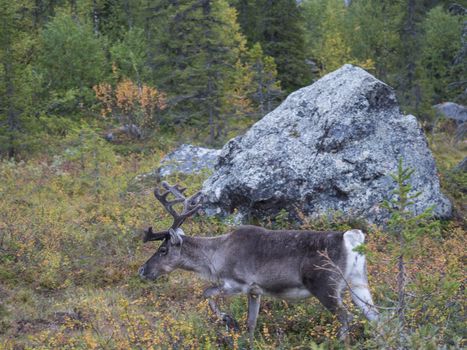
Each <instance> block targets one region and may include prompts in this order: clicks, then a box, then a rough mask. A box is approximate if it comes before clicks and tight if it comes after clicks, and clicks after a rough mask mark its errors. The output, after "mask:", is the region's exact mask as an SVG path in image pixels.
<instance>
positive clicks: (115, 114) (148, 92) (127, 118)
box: [93, 78, 167, 130]
mask: <svg viewBox="0 0 467 350" xmlns="http://www.w3.org/2000/svg"><path fill="white" fill-rule="evenodd" d="M93 90H94V92H95V94H96V98H97V100H98V101H99V102H100V103H101V106H102V108H101V116H102V117H103V118H106V119H107V118H113V119H115V120H116V121H117V122H118V123H119V124H120V125H136V126H138V127H139V128H141V129H143V130H145V129H154V128H156V127H157V126H158V124H159V114H160V112H161V111H163V110H164V109H166V107H167V104H166V95H165V94H164V93H163V92H161V91H159V90H158V89H156V88H154V87H151V86H148V85H146V84H139V85H138V84H136V83H135V82H133V81H132V80H130V79H127V78H126V79H123V80H122V81H120V82H119V83H117V85H116V86H115V88H113V87H112V85H111V84H109V83H101V84H98V85H95V86H94V87H93Z"/></svg>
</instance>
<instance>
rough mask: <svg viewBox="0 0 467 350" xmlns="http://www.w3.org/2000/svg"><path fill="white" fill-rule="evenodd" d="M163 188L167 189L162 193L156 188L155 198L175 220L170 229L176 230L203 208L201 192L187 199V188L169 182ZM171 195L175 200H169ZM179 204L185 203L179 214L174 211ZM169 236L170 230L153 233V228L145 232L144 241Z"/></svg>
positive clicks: (164, 183)
mask: <svg viewBox="0 0 467 350" xmlns="http://www.w3.org/2000/svg"><path fill="white" fill-rule="evenodd" d="M162 187H163V188H164V189H165V191H164V192H161V191H160V190H159V189H158V188H156V189H155V190H154V196H155V197H156V198H157V200H158V201H159V202H160V203H161V204H162V205H163V206H164V208H165V209H166V210H167V211H168V212H169V214H170V215H172V217H173V218H174V221H173V224H172V226H171V227H170V228H171V229H173V230H176V229H177V228H179V227H180V226H181V225H182V224H183V222H184V221H185V219H186V218H188V217H190V216H192V215H193V214H195V213H196V212H197V211H198V210H199V208H201V203H200V200H201V191H199V192H196V193H195V194H194V195H192V196H190V197H188V198H186V197H185V196H184V195H183V192H185V191H186V188H185V187H181V186H180V185H179V184H176V185H174V186H171V185H169V184H168V183H167V182H165V181H163V182H162ZM169 195H173V196H174V197H175V199H172V200H168V199H167V197H168V196H169ZM179 203H183V211H182V212H181V213H177V211H176V210H175V209H174V205H176V204H179ZM168 235H169V230H166V231H159V232H153V231H152V227H150V228H149V229H148V230H147V231H146V232H145V236H144V238H143V241H144V242H147V241H157V240H162V239H165V238H167V237H168Z"/></svg>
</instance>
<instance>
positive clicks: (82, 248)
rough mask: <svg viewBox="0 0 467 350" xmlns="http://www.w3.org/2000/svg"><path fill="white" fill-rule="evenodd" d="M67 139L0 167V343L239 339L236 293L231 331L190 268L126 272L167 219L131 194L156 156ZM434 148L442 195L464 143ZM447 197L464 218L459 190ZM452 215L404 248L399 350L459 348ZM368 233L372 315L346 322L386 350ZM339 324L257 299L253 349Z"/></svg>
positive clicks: (142, 345)
mask: <svg viewBox="0 0 467 350" xmlns="http://www.w3.org/2000/svg"><path fill="white" fill-rule="evenodd" d="M75 137H78V138H79V137H81V138H83V140H84V141H86V142H73V140H68V143H67V147H64V148H63V150H62V151H60V152H56V153H55V154H50V155H42V156H40V157H35V158H34V159H31V160H27V161H22V162H13V161H2V162H1V163H0V178H1V179H2V181H0V195H1V201H0V349H31V348H34V349H218V348H225V349H243V348H245V347H247V338H246V337H245V335H244V334H245V326H244V325H245V323H246V322H245V321H246V300H245V298H243V297H232V298H226V299H225V300H222V303H221V304H222V305H223V309H225V310H226V311H228V312H230V313H231V314H232V315H233V316H234V317H235V318H236V319H237V320H238V321H239V323H240V325H241V327H242V331H241V332H240V333H229V332H227V331H226V330H225V328H224V326H223V325H222V324H221V323H219V322H218V321H217V320H216V319H215V317H214V315H212V314H211V312H210V311H209V307H208V305H207V303H206V301H205V300H203V298H202V297H201V295H202V290H203V288H204V287H205V286H206V283H205V282H203V281H201V280H199V279H198V278H197V277H196V276H194V275H192V274H190V273H187V272H175V273H173V274H172V275H170V276H169V277H165V278H162V279H160V280H158V281H156V282H151V283H149V282H143V281H141V280H140V279H139V278H138V277H137V270H138V268H139V266H141V265H142V264H143V263H144V262H145V260H146V259H147V258H149V256H150V255H151V254H152V253H153V252H154V250H155V248H156V246H157V243H149V244H148V245H147V246H143V244H142V242H141V234H142V230H143V229H144V228H146V227H147V226H154V229H155V230H157V229H165V228H167V227H168V226H169V225H170V223H171V218H169V217H168V215H167V214H166V213H165V212H164V210H163V208H162V207H161V206H160V205H159V204H158V203H157V202H156V200H155V199H154V197H153V196H152V193H151V192H152V188H151V187H148V188H146V189H145V188H143V189H140V190H139V191H137V192H131V191H129V188H128V183H130V182H131V181H133V179H134V177H135V176H136V175H138V174H141V173H145V172H148V171H150V170H152V169H154V168H155V167H157V165H158V163H159V160H160V159H161V157H162V156H163V155H164V153H163V152H162V151H155V152H152V153H149V152H145V153H134V152H130V153H126V152H125V155H123V153H122V152H120V151H119V149H117V150H116V149H115V148H114V147H113V146H110V145H108V144H105V143H102V142H100V141H99V139H97V138H95V137H94V136H93V135H92V133H91V134H81V135H80V134H79V133H78V134H77V135H75ZM83 140H82V141H83ZM75 141H76V139H75ZM437 147H438V148H440V149H442V151H441V152H442V153H443V154H442V156H438V155H437V153H436V152H438V151H437ZM444 147H445V146H444V145H443V146H442V147H441V146H439V145H436V144H435V145H434V147H433V149H434V151H435V155H436V156H437V159H438V165H439V168H440V169H441V177H442V181H443V186H444V188H445V190H446V189H447V190H448V191H449V190H450V189H452V188H456V189H457V188H459V186H461V187H462V186H463V184H465V182H462V181H465V177H464V178H462V179H460V180H456V181H457V182H456V181H454V182H452V181H450V180H449V177H448V176H449V171H450V168H451V167H452V164H454V163H455V162H457V161H460V160H461V159H460V158H461V154H462V152H460V153H456V152H454V153H453V154H454V156H453V158H454V160H453V159H452V158H448V155H447V154H446V153H445V148H444ZM446 158H448V161H446V160H445V159H446ZM443 159H444V160H443ZM456 176H461V177H462V176H464V175H456ZM169 181H170V182H176V181H180V182H182V183H183V184H184V185H185V186H188V188H189V189H188V193H193V192H194V191H196V190H198V189H199V188H200V187H201V184H202V181H203V176H202V175H198V176H189V177H186V176H185V177H177V176H174V177H173V178H171V179H169ZM464 190H465V189H464ZM449 195H450V196H451V198H454V201H455V204H456V208H457V210H458V212H460V213H462V215H460V217H461V218H462V217H464V216H463V215H464V214H463V212H462V205H461V204H460V202H461V201H462V200H463V199H464V197H463V195H460V194H459V193H453V192H449ZM283 216H284V215H283ZM284 217H285V216H284ZM463 224H464V222H463V221H462V219H459V218H458V219H457V220H453V221H449V222H442V223H441V225H440V231H439V234H438V235H435V236H433V235H422V236H420V237H419V238H418V239H417V241H416V243H415V244H414V247H413V250H414V254H413V259H412V260H411V262H410V264H408V266H407V280H408V281H409V283H408V285H407V313H406V325H407V327H408V328H409V330H410V332H409V333H408V335H407V337H408V339H407V342H406V343H407V344H410V348H413V349H439V348H443V349H444V348H445V349H450V348H452V349H460V348H462V347H463V346H465V329H466V328H467V327H466V324H465V319H464V318H463V315H465V303H464V299H465V295H464V293H465V291H464V284H465V269H464V265H463V264H464V262H465V260H463V259H465V251H464V250H465V246H466V242H465V231H464V227H463ZM274 225H275V226H276V227H277V226H279V227H287V226H288V222H287V220H285V219H284V218H281V217H279V218H278V220H276V221H275V222H274ZM350 226H351V225H350V224H349V223H348V222H329V221H326V220H320V221H319V220H317V221H312V222H310V221H307V222H306V223H305V224H304V228H308V229H316V230H319V229H329V228H334V229H345V228H348V227H350ZM184 230H185V232H186V233H187V234H191V235H217V234H221V233H225V232H227V231H228V230H229V226H227V224H224V223H222V222H220V221H218V220H216V219H208V218H204V217H197V218H194V219H192V220H190V221H189V222H186V223H185V224H184ZM367 233H368V235H367V245H366V254H367V259H368V270H369V279H370V281H369V282H370V287H371V290H372V293H373V296H374V299H375V302H376V304H377V305H379V306H380V307H381V312H382V314H383V322H381V323H380V324H379V325H378V326H374V325H370V324H368V323H367V322H366V321H365V320H364V319H363V318H362V317H361V316H360V317H356V318H355V319H354V321H353V326H352V334H351V347H352V348H355V349H362V348H365V349H382V348H387V349H391V348H395V344H397V341H398V337H399V334H396V332H395V331H394V330H395V329H398V328H397V324H396V323H397V315H396V314H395V309H394V305H395V304H394V303H395V300H396V299H397V288H396V274H397V272H396V264H395V260H394V256H393V254H392V253H391V249H390V244H389V237H388V235H387V234H386V233H385V232H383V231H382V230H380V229H378V228H375V227H368V229H367ZM349 307H350V308H352V306H349ZM352 310H353V311H352V312H353V313H355V314H357V315H358V312H357V311H356V310H355V309H353V308H352ZM337 328H338V322H337V320H336V319H335V317H334V316H333V315H331V314H330V313H328V312H327V311H325V310H324V308H323V307H322V306H321V305H320V304H318V303H317V302H316V301H315V300H314V299H312V298H311V299H307V300H305V301H300V302H293V303H292V302H288V301H283V300H278V299H272V298H265V299H264V302H263V303H262V308H261V311H260V316H259V321H258V326H257V331H256V336H255V339H256V344H255V345H256V348H258V349H292V348H295V349H341V348H344V345H343V344H342V343H341V342H339V341H338V340H337V339H336V334H337ZM318 344H319V345H318Z"/></svg>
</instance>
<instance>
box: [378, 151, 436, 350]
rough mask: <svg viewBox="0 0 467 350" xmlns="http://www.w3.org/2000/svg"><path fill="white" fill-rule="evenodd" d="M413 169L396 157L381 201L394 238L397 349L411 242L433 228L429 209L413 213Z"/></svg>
mask: <svg viewBox="0 0 467 350" xmlns="http://www.w3.org/2000/svg"><path fill="white" fill-rule="evenodd" d="M414 172H415V169H410V168H404V166H403V163H402V159H400V160H399V164H398V167H397V173H396V174H391V177H392V178H393V180H394V182H395V183H396V186H395V189H394V191H393V197H392V198H391V199H390V200H388V201H385V202H384V203H383V207H384V208H386V209H387V210H388V211H389V212H390V213H391V217H390V219H389V222H388V231H389V232H390V233H391V234H392V236H393V239H394V240H395V242H393V243H394V245H393V247H392V249H393V252H394V254H395V256H396V259H397V269H398V275H397V294H398V295H397V296H398V301H397V315H398V318H399V327H400V329H398V332H399V335H400V336H399V348H400V349H405V348H406V346H407V344H406V338H407V332H408V330H407V326H406V321H405V319H406V308H407V303H406V285H407V278H406V264H407V260H408V259H410V257H411V256H413V249H412V248H413V245H414V244H415V242H416V239H417V238H418V237H420V236H421V235H422V234H429V233H431V232H433V231H434V230H435V228H436V227H437V222H435V221H433V222H429V221H428V218H429V217H431V216H432V211H433V210H432V209H433V208H428V209H426V210H424V211H423V212H422V213H418V214H417V213H414V209H413V205H414V201H413V200H414V199H416V198H417V197H418V196H420V194H421V193H420V192H417V193H414V192H413V190H412V185H411V184H410V178H411V176H412V174H413V173H414Z"/></svg>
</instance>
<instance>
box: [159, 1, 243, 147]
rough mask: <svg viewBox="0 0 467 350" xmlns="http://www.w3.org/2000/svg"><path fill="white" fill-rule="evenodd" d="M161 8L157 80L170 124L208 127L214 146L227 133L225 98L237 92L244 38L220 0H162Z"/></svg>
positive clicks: (226, 100)
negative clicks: (162, 23)
mask: <svg viewBox="0 0 467 350" xmlns="http://www.w3.org/2000/svg"><path fill="white" fill-rule="evenodd" d="M160 8H162V7H160ZM163 9H164V10H163V11H165V12H164V13H165V15H164V19H163V20H164V21H165V23H166V26H165V30H162V29H160V31H159V33H158V34H159V35H160V36H159V40H158V42H157V47H158V48H159V51H158V52H157V56H156V57H155V61H154V66H155V67H157V68H156V71H155V72H156V77H155V80H156V81H158V82H159V84H158V86H160V87H161V88H162V90H164V91H166V92H167V93H168V95H169V97H170V100H169V105H170V106H171V110H170V112H171V115H172V116H174V118H175V120H173V122H175V123H181V122H188V123H190V124H191V125H198V126H207V127H208V129H209V132H208V133H209V136H208V142H209V143H210V144H213V143H214V141H215V140H216V139H219V138H221V137H222V136H223V135H224V134H225V127H226V125H227V120H226V119H227V118H228V115H229V114H231V113H230V112H229V111H228V110H229V109H230V108H228V107H229V106H227V102H228V101H232V99H231V98H229V96H230V95H231V94H233V93H234V92H236V93H241V92H239V91H238V89H236V88H237V86H235V84H236V82H238V75H241V74H243V73H244V72H243V65H239V64H238V62H239V60H240V57H241V54H242V53H243V52H244V51H245V39H244V37H243V36H242V35H241V33H240V28H239V26H238V24H237V22H236V12H235V10H234V9H233V8H231V7H229V5H228V4H227V2H226V1H224V0H214V1H212V0H201V1H200V0H184V1H176V2H175V1H166V2H165V6H164V7H163ZM160 11H162V10H160ZM201 130H202V129H201Z"/></svg>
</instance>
